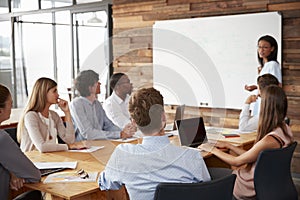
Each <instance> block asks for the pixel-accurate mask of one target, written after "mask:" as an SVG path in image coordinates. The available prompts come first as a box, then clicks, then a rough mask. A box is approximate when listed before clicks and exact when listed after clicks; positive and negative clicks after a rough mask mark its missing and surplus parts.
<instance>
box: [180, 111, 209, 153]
mask: <svg viewBox="0 0 300 200" xmlns="http://www.w3.org/2000/svg"><path fill="white" fill-rule="evenodd" d="M176 126H177V129H178V134H179V141H180V145H181V146H187V147H193V148H195V147H198V146H199V145H200V144H202V143H204V142H207V136H206V130H205V127H204V122H203V118H202V117H197V118H190V119H181V120H176Z"/></svg>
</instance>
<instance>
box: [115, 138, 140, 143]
mask: <svg viewBox="0 0 300 200" xmlns="http://www.w3.org/2000/svg"><path fill="white" fill-rule="evenodd" d="M137 139H139V138H138V137H131V138H120V139H116V140H112V141H115V142H132V141H135V140H137Z"/></svg>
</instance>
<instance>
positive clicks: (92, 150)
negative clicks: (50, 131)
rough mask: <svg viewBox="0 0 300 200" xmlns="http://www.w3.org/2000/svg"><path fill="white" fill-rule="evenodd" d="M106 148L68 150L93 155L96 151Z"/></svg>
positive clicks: (92, 147)
mask: <svg viewBox="0 0 300 200" xmlns="http://www.w3.org/2000/svg"><path fill="white" fill-rule="evenodd" d="M103 148H104V146H90V147H89V148H86V149H72V150H68V151H69V152H81V153H92V152H94V151H97V150H99V149H103Z"/></svg>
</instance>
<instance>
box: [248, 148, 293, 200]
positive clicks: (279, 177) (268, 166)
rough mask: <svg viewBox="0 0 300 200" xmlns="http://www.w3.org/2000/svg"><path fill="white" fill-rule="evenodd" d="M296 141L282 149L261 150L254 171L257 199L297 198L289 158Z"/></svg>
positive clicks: (278, 199) (281, 199)
mask: <svg viewBox="0 0 300 200" xmlns="http://www.w3.org/2000/svg"><path fill="white" fill-rule="evenodd" d="M296 146H297V142H293V143H292V144H290V145H289V146H288V147H285V148H282V149H269V150H265V151H262V152H261V153H260V154H259V156H258V159H257V164H256V167H255V171H254V187H255V192H256V197H257V200H265V199H272V200H287V199H288V200H297V199H298V194H297V190H296V187H295V185H294V183H293V179H292V176H291V159H292V156H293V152H294V150H295V148H296Z"/></svg>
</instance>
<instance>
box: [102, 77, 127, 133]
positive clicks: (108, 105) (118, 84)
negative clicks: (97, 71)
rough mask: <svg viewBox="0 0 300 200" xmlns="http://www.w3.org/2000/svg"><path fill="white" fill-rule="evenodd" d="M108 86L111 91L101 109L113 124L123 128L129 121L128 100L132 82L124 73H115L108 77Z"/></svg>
mask: <svg viewBox="0 0 300 200" xmlns="http://www.w3.org/2000/svg"><path fill="white" fill-rule="evenodd" d="M110 87H111V89H112V90H113V93H112V94H111V95H110V96H109V97H108V98H107V99H106V100H105V101H104V104H103V109H104V110H105V113H106V115H107V117H108V118H109V119H110V120H111V121H112V122H113V123H114V124H115V125H117V126H118V127H120V128H124V127H125V126H126V125H127V124H128V123H130V115H129V112H128V102H129V95H130V94H131V92H132V83H130V80H129V78H128V76H127V75H126V74H124V73H115V74H113V75H112V76H111V78H110Z"/></svg>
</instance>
